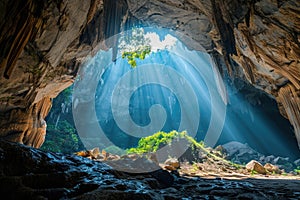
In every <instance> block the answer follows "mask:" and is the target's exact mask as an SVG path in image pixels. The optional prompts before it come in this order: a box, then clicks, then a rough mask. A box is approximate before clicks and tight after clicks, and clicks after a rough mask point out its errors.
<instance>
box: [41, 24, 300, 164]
mask: <svg viewBox="0 0 300 200" xmlns="http://www.w3.org/2000/svg"><path fill="white" fill-rule="evenodd" d="M116 41H117V45H118V48H117V49H116V48H110V49H109V50H107V51H104V50H101V51H99V52H98V53H97V54H96V55H95V56H94V57H93V58H91V59H90V60H89V61H88V62H87V63H86V64H85V66H83V67H82V68H81V71H80V72H79V75H78V77H77V80H76V82H75V83H74V85H73V86H72V89H73V104H72V108H73V110H72V113H73V116H72V117H74V121H75V122H73V123H74V126H75V124H76V130H77V132H78V135H79V137H77V139H75V140H76V141H79V140H81V141H82V143H83V145H84V146H85V148H86V149H92V148H95V147H99V148H100V149H105V150H107V151H112V152H114V153H116V152H117V153H120V154H122V153H124V152H125V150H126V149H127V148H130V147H134V146H136V145H137V143H138V141H139V139H140V138H141V137H146V136H149V135H152V134H153V133H155V132H158V131H161V130H162V131H165V132H169V131H172V130H178V131H183V130H186V131H187V132H188V134H189V135H191V136H192V137H194V138H195V139H196V140H197V141H201V140H204V142H205V143H206V144H208V145H209V146H212V147H214V146H216V145H219V144H224V143H228V142H231V141H238V142H240V143H242V144H245V143H247V144H248V146H250V147H252V148H253V149H254V150H256V151H257V152H261V153H263V154H265V155H275V156H283V157H292V158H293V159H295V158H297V157H299V151H298V148H297V144H296V141H295V140H294V138H293V133H292V128H291V126H290V124H289V123H288V122H287V120H284V119H283V117H282V116H281V115H280V114H279V112H278V109H277V105H276V103H275V102H274V101H272V100H270V98H269V97H268V96H267V95H265V94H263V93H261V92H258V91H257V90H255V89H254V88H252V87H251V86H249V85H248V84H247V83H242V82H239V83H234V84H233V85H231V84H232V83H231V84H228V83H223V81H222V78H221V76H220V74H219V72H218V68H217V66H216V65H215V63H214V62H213V60H212V59H211V57H210V56H209V54H207V53H206V52H205V51H204V49H203V48H202V47H201V46H198V47H196V49H190V48H188V47H187V46H186V44H189V43H191V42H192V43H194V44H195V43H196V42H193V40H192V39H191V38H188V37H186V36H184V35H182V34H180V33H177V32H174V31H170V30H165V29H154V28H135V29H132V30H130V31H127V32H125V33H120V34H118V35H116V36H113V37H111V38H109V39H107V40H106V41H105V42H106V45H107V46H114V45H116ZM237 86H238V87H240V88H243V89H240V88H238V87H237ZM249 93H250V94H252V96H251V95H250V97H249ZM261 100H262V102H261ZM50 116H51V114H50ZM58 124H59V120H57V121H56V124H55V125H56V127H57V126H58ZM254 127H255V128H254ZM282 132H284V133H285V135H289V133H290V136H289V137H283V135H282ZM287 133H288V134H287ZM72 137H75V136H72ZM46 142H47V140H46ZM294 143H295V144H294ZM291 144H292V145H291ZM232 145H233V143H232ZM287 145H288V146H287ZM80 147H81V148H82V144H80ZM278 149H280V151H279V150H278ZM179 153H182V152H179Z"/></svg>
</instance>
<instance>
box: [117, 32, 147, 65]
mask: <svg viewBox="0 0 300 200" xmlns="http://www.w3.org/2000/svg"><path fill="white" fill-rule="evenodd" d="M144 35H145V34H144V29H143V28H133V29H132V31H129V32H125V33H123V35H121V37H120V40H119V50H120V51H121V54H122V58H123V59H125V58H126V59H127V62H128V64H129V65H130V66H131V67H132V68H135V67H136V66H137V64H136V59H140V60H144V59H145V58H146V56H147V55H149V54H150V53H151V46H150V40H149V39H148V38H145V37H144Z"/></svg>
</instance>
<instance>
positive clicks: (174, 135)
mask: <svg viewBox="0 0 300 200" xmlns="http://www.w3.org/2000/svg"><path fill="white" fill-rule="evenodd" d="M181 138H182V139H185V140H187V141H188V142H189V144H190V147H191V148H192V150H195V149H199V150H201V151H202V152H204V153H206V154H207V155H208V156H209V157H211V158H213V159H215V160H220V161H222V162H225V163H227V164H229V165H231V166H233V167H235V168H237V169H240V168H241V167H242V165H239V164H236V163H233V162H231V161H228V160H226V159H224V158H222V157H219V156H217V155H215V154H213V153H212V152H211V151H210V149H209V148H207V147H206V146H205V144H204V142H203V141H201V142H197V141H196V140H195V139H194V138H192V137H191V136H189V135H188V134H187V132H186V131H182V132H177V131H171V132H170V133H166V132H163V131H160V132H157V133H155V134H153V135H151V136H148V137H144V138H141V139H140V140H139V142H138V146H137V147H136V148H130V149H128V150H127V153H137V154H146V153H151V152H156V151H157V150H158V149H160V148H162V147H163V146H165V145H171V144H172V141H176V140H179V139H181Z"/></svg>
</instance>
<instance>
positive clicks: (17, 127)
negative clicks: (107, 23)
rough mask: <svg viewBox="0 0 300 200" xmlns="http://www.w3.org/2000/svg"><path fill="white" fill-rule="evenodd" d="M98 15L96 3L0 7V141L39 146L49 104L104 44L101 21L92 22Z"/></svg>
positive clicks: (32, 2)
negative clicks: (98, 45)
mask: <svg viewBox="0 0 300 200" xmlns="http://www.w3.org/2000/svg"><path fill="white" fill-rule="evenodd" d="M102 11H103V2H102V1H101V0H87V1H81V0H72V1H68V0H57V1H39V0H28V1H21V0H18V1H14V2H12V1H8V0H6V1H1V12H0V30H1V33H0V46H1V47H3V48H1V49H0V74H1V79H0V85H1V87H0V136H1V137H5V138H7V139H9V140H12V141H17V142H20V143H24V144H26V145H30V146H34V147H40V146H41V145H42V144H43V141H44V134H45V128H46V123H45V121H44V118H45V116H46V115H47V114H48V112H49V109H50V108H51V98H54V97H56V96H57V94H58V93H59V92H60V91H62V90H63V89H65V88H66V87H68V86H69V85H71V84H72V82H73V79H74V77H75V75H76V72H77V70H78V67H79V66H80V65H81V63H82V62H83V60H84V59H85V57H86V56H87V55H89V54H91V52H92V51H93V49H94V48H95V47H96V45H97V44H98V43H99V42H100V40H101V38H103V36H102V35H103V34H102V33H101V30H102V29H96V28H95V27H99V26H100V24H101V23H103V21H102V20H97V21H95V20H94V19H99V18H101V13H102ZM90 27H93V30H94V32H93V35H94V37H93V38H92V39H93V40H92V41H91V38H90V37H89V34H88V31H87V30H89V29H90ZM87 38H88V39H87ZM86 41H88V42H86Z"/></svg>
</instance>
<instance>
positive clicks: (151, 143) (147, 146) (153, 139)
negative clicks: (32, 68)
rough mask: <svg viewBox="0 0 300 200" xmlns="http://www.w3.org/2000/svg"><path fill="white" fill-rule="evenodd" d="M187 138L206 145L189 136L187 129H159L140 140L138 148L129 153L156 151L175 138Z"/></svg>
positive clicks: (202, 145)
mask: <svg viewBox="0 0 300 200" xmlns="http://www.w3.org/2000/svg"><path fill="white" fill-rule="evenodd" d="M178 138H185V139H187V140H188V141H189V142H190V143H191V144H197V146H201V147H204V143H203V142H200V143H198V142H197V141H196V140H195V139H194V138H192V137H190V136H188V134H187V132H186V131H182V132H177V131H171V132H169V133H166V132H163V131H159V132H157V133H155V134H153V135H151V136H148V137H144V138H141V139H140V141H139V142H138V146H137V147H136V148H130V149H128V150H127V153H137V154H143V153H150V152H156V151H157V150H158V149H159V148H161V147H162V146H164V145H169V144H171V142H172V141H173V140H174V139H178Z"/></svg>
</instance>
